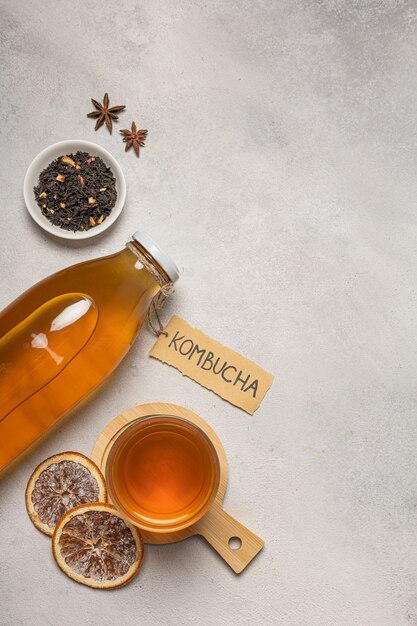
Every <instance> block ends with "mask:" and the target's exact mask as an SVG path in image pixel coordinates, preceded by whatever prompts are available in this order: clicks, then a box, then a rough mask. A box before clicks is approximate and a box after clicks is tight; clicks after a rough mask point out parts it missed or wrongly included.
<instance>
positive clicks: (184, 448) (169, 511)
mask: <svg viewBox="0 0 417 626" xmlns="http://www.w3.org/2000/svg"><path fill="white" fill-rule="evenodd" d="M105 473H106V482H107V487H108V490H109V495H110V498H111V500H112V502H113V503H114V505H115V506H116V507H117V508H118V509H119V511H120V512H121V513H122V514H123V515H124V516H125V517H126V518H127V519H128V520H129V521H130V522H132V523H133V524H134V525H135V526H137V527H138V528H140V529H142V530H145V531H148V532H153V533H168V532H175V531H178V530H182V529H183V528H187V527H188V526H191V525H192V524H194V523H195V522H197V520H199V519H200V518H201V517H202V516H203V515H204V513H206V511H207V510H208V508H209V507H210V505H211V503H212V502H213V500H214V498H215V496H216V494H217V491H218V487H219V481H220V464H219V458H218V456H217V452H216V450H215V448H214V445H213V444H212V442H211V441H210V439H209V437H208V436H207V435H206V434H205V433H204V432H203V430H201V428H199V427H198V426H196V425H195V424H193V423H192V422H190V421H188V420H186V419H184V418H180V417H174V416H170V415H152V416H148V417H142V418H140V419H138V420H136V421H134V422H133V423H132V424H131V425H130V426H128V427H127V428H126V429H125V430H124V431H123V432H122V433H121V434H120V435H119V437H117V439H116V440H115V442H114V443H113V445H112V446H111V449H110V452H109V455H108V458H107V462H106V470H105Z"/></svg>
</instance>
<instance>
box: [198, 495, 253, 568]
mask: <svg viewBox="0 0 417 626" xmlns="http://www.w3.org/2000/svg"><path fill="white" fill-rule="evenodd" d="M193 529H194V530H195V531H196V533H197V534H199V535H202V536H203V537H204V539H206V540H207V541H208V542H209V544H210V545H211V546H212V547H213V548H214V549H215V550H216V552H218V553H219V554H220V556H221V557H222V558H223V559H224V560H225V561H226V563H227V564H228V565H230V567H231V568H232V570H233V571H234V572H236V574H240V572H242V571H243V570H244V569H245V567H246V566H247V565H248V564H249V563H250V562H251V561H252V559H253V558H254V557H255V556H256V555H257V554H258V552H260V550H262V548H263V546H264V542H263V541H262V539H261V538H260V537H258V536H257V535H255V534H254V533H253V532H251V531H250V530H249V529H248V528H246V527H245V526H243V524H241V523H240V522H238V521H237V520H235V519H234V518H233V517H232V516H231V515H229V514H228V513H226V511H224V510H223V509H222V508H221V506H216V505H212V507H211V508H210V509H209V510H208V511H207V513H206V514H205V515H204V516H203V517H202V518H201V520H199V521H198V522H197V524H195V525H194V526H193Z"/></svg>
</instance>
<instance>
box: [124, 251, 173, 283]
mask: <svg viewBox="0 0 417 626" xmlns="http://www.w3.org/2000/svg"><path fill="white" fill-rule="evenodd" d="M126 247H127V248H128V249H129V250H130V251H131V252H133V254H135V256H136V257H137V258H138V259H139V261H140V262H141V263H142V265H143V266H144V267H145V268H146V269H147V270H148V272H149V273H150V274H151V275H152V277H153V278H154V279H155V280H156V282H157V283H158V284H159V286H160V287H164V286H165V285H168V284H169V283H171V280H170V278H169V276H168V274H167V273H166V272H165V271H164V269H163V268H162V267H161V266H160V265H159V263H157V261H155V259H154V258H153V256H152V255H151V254H149V252H148V251H147V250H146V249H145V248H144V247H143V246H142V245H141V244H140V243H138V242H137V241H129V242H128V243H127V244H126Z"/></svg>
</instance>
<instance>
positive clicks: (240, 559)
mask: <svg viewBox="0 0 417 626" xmlns="http://www.w3.org/2000/svg"><path fill="white" fill-rule="evenodd" d="M152 415H172V416H174V417H183V418H185V419H187V420H188V421H190V422H192V423H193V424H196V425H197V426H199V428H201V430H203V431H204V432H205V434H206V435H207V436H208V437H209V438H210V440H211V442H212V443H213V445H214V447H215V449H216V452H217V455H218V457H219V463H220V483H219V489H218V491H217V495H216V497H215V499H214V501H213V503H212V505H211V507H210V509H209V510H208V511H207V513H205V515H203V517H202V518H201V519H199V520H198V521H197V522H196V523H195V524H193V525H192V526H189V527H188V528H184V529H182V530H179V531H176V532H171V533H150V532H147V531H143V530H141V533H142V535H143V539H144V541H145V542H146V543H152V544H163V543H173V542H175V541H181V540H183V539H186V538H187V537H191V536H192V535H201V536H203V537H204V538H205V539H206V540H207V541H208V542H209V543H210V545H211V546H212V547H213V548H214V549H215V550H216V551H217V552H218V553H219V554H220V556H221V557H222V558H223V559H224V560H225V561H226V563H228V565H230V567H231V568H232V569H233V570H234V571H235V572H236V573H237V574H240V572H242V571H243V570H244V569H245V567H246V566H247V565H248V564H249V563H250V561H251V560H252V559H253V558H254V557H255V556H256V555H257V554H258V552H259V551H260V550H262V548H263V546H264V542H263V541H262V539H261V538H260V537H258V536H257V535H255V534H254V533H252V532H251V531H250V530H249V529H248V528H246V527H245V526H243V524H241V523H240V522H238V521H237V520H235V519H234V518H233V517H231V516H230V515H229V514H228V513H226V512H225V511H224V510H223V498H224V494H225V493H226V486H227V460H226V455H225V452H224V449H223V446H222V444H221V441H220V439H219V438H218V436H217V435H216V433H215V432H214V430H213V429H212V428H211V426H209V424H207V422H206V421H205V420H203V418H202V417H200V416H199V415H197V414H196V413H193V411H190V410H189V409H186V408H184V407H182V406H178V405H177V404H167V403H161V402H156V403H149V404H140V405H138V406H135V407H133V408H132V409H128V410H127V411H125V412H124V413H120V415H118V416H117V417H115V418H114V419H113V420H112V421H111V422H109V424H107V426H106V427H105V428H104V430H103V431H102V432H101V433H100V435H99V436H98V439H97V441H96V443H95V444H94V448H93V451H92V454H91V458H92V459H93V461H94V462H95V463H96V464H97V465H98V466H99V467H100V469H101V470H102V472H103V474H105V467H106V462H107V457H108V454H109V451H110V448H111V446H112V444H113V443H114V441H115V440H116V439H117V437H118V436H119V435H120V434H121V433H122V432H123V430H124V429H125V428H126V427H127V426H129V424H131V423H132V422H134V421H135V420H137V419H138V418H141V417H151V416H152ZM231 539H233V541H232V542H231V545H230V543H229V542H230V540H231ZM239 543H240V546H239V547H238V548H234V547H232V546H233V545H236V544H239Z"/></svg>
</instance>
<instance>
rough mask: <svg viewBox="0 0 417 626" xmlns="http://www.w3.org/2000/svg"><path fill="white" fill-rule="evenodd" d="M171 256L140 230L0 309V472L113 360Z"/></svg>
mask: <svg viewBox="0 0 417 626" xmlns="http://www.w3.org/2000/svg"><path fill="white" fill-rule="evenodd" d="M177 279H178V269H177V267H176V265H175V263H174V262H173V261H172V259H171V258H170V257H169V256H168V255H167V254H166V253H164V251H163V250H162V249H161V248H160V247H159V246H158V245H157V244H156V243H155V242H154V241H153V240H152V239H151V237H149V235H147V234H146V233H144V232H141V231H138V232H136V233H135V234H134V235H133V237H132V241H131V242H129V243H128V244H127V245H126V247H125V248H124V249H123V250H121V251H120V252H116V253H115V254H112V255H110V256H106V257H102V258H98V259H94V260H91V261H86V262H84V263H79V264H77V265H73V266H72V267H68V268H67V269H64V270H61V271H59V272H57V273H56V274H53V275H52V276H49V277H48V278H46V279H44V280H42V281H41V282H39V283H37V284H36V285H34V286H33V287H32V288H31V289H29V290H28V291H26V292H25V293H24V294H22V295H21V296H20V297H19V298H18V299H17V300H15V301H14V302H12V303H11V304H10V305H9V306H8V307H7V308H6V309H5V310H4V311H2V312H1V313H0V471H1V470H2V469H4V468H5V467H6V466H7V465H8V464H9V463H10V462H11V461H12V460H13V459H15V458H16V457H17V456H18V455H19V454H21V453H22V452H23V451H24V450H25V449H26V448H27V447H28V446H30V445H31V444H32V443H33V442H34V441H35V440H36V439H38V438H39V437H40V436H41V435H43V434H44V433H45V432H46V431H47V430H48V428H49V427H50V426H52V425H53V424H54V423H55V422H56V421H57V420H58V419H59V418H60V417H62V416H63V415H64V414H65V413H67V412H68V411H69V410H70V409H72V408H73V407H75V405H76V404H77V403H78V402H80V401H81V400H82V399H84V398H85V397H86V396H87V395H88V394H89V393H90V392H91V391H92V390H93V389H95V388H96V387H97V386H98V385H99V384H100V383H101V382H102V381H103V380H104V379H105V378H106V377H107V376H108V375H109V374H110V373H111V372H112V370H113V369H114V368H115V367H116V365H118V363H120V361H121V360H122V358H123V357H124V356H125V354H126V353H127V351H128V350H129V348H130V346H131V345H132V343H133V341H134V339H135V337H136V334H137V332H138V330H139V329H140V327H141V325H142V323H143V321H144V319H145V317H146V315H147V312H148V309H149V307H150V305H151V303H152V300H153V298H154V297H155V296H157V295H158V293H159V292H160V290H161V288H162V287H163V286H164V285H165V284H168V283H169V282H174V281H176V280H177Z"/></svg>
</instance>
